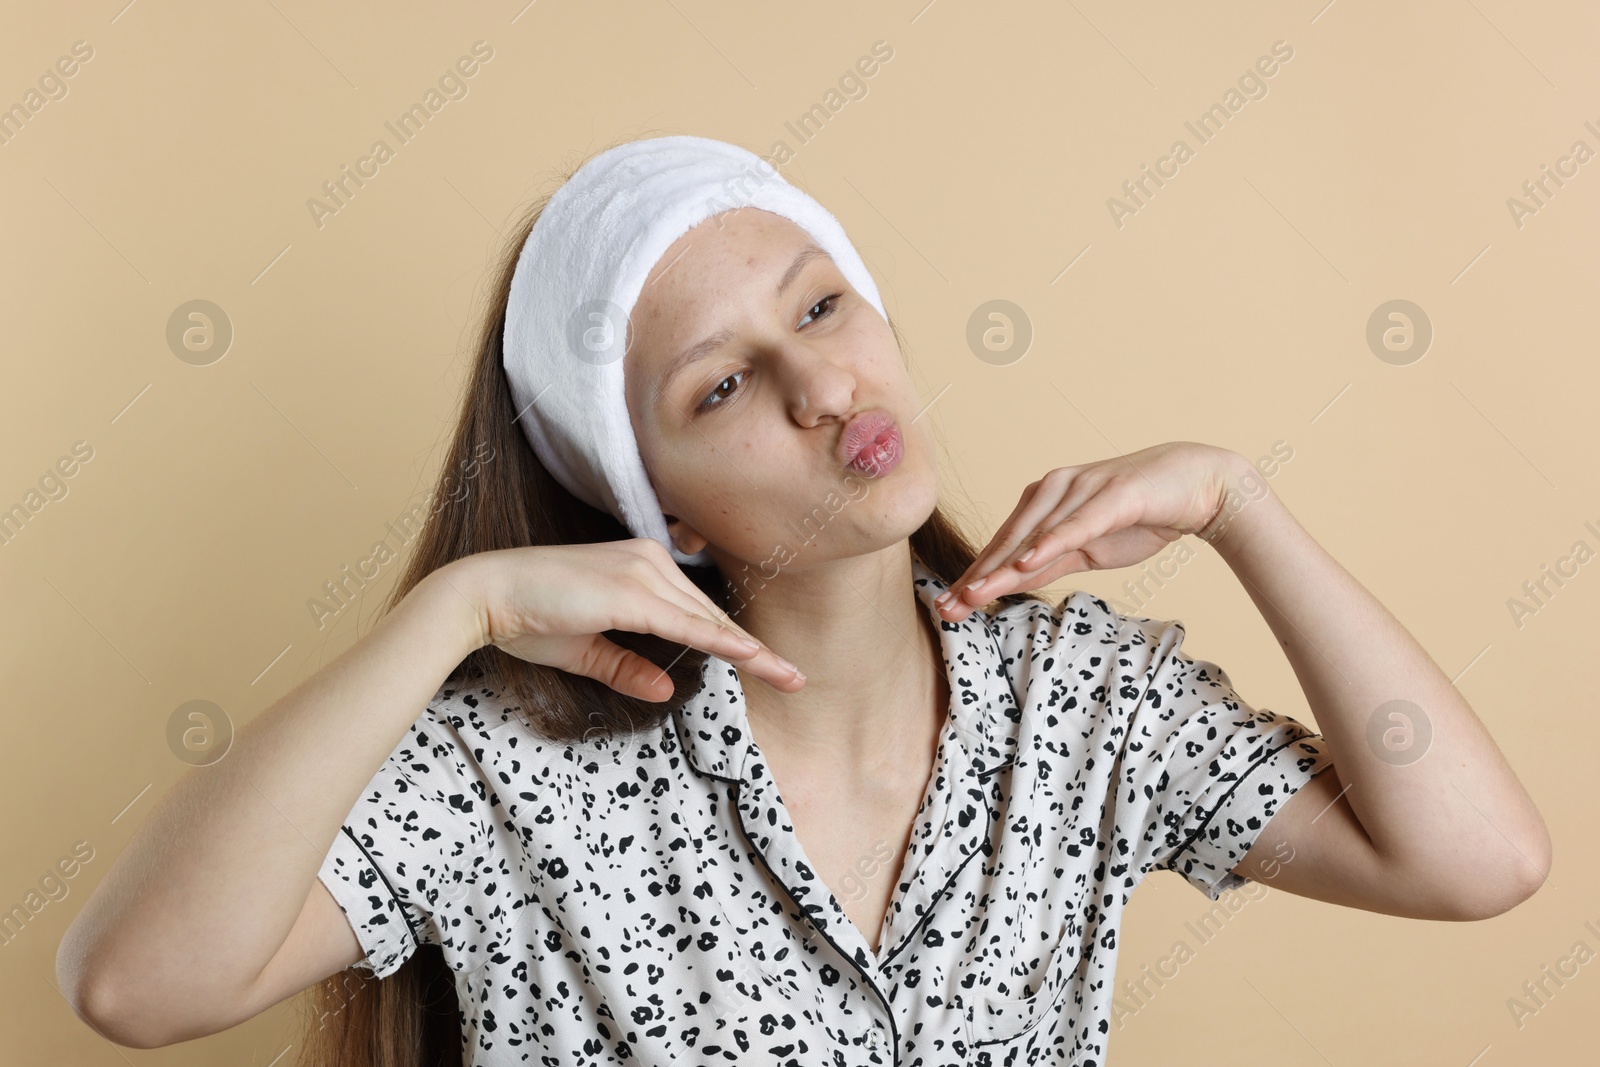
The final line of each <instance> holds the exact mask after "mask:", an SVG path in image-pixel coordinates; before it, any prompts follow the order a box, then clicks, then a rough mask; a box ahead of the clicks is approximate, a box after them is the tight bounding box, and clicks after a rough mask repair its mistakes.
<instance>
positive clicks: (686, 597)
mask: <svg viewBox="0 0 1600 1067" xmlns="http://www.w3.org/2000/svg"><path fill="white" fill-rule="evenodd" d="M468 559H470V560H471V565H472V566H473V567H479V568H483V569H482V570H480V571H479V572H478V573H477V575H476V580H475V581H474V583H473V584H474V586H475V588H476V589H477V590H478V594H479V603H480V607H481V613H482V620H483V637H484V644H492V645H494V646H495V647H496V648H499V649H501V650H503V651H505V652H509V653H510V654H511V655H513V656H516V657H518V658H519V659H525V660H527V661H529V662H530V663H541V664H544V665H546V666H549V667H556V668H559V669H561V670H564V671H567V672H569V673H571V674H581V675H585V676H587V677H589V678H594V679H595V680H597V681H600V682H604V683H605V684H606V685H608V686H610V687H611V688H612V689H615V690H616V691H617V692H619V693H624V694H626V695H628V696H632V697H638V698H639V699H641V700H651V701H662V700H666V699H668V698H670V697H671V696H672V691H673V690H672V679H671V678H670V677H669V676H668V675H667V673H666V671H665V670H663V669H662V668H661V667H660V666H658V665H656V664H654V663H651V662H650V661H649V660H647V659H645V658H644V657H643V656H641V655H639V654H638V653H636V652H632V651H630V650H628V649H625V648H623V647H621V646H620V645H617V644H616V643H614V642H612V641H609V640H607V639H606V638H605V637H604V636H602V634H603V632H604V631H606V630H629V631H632V632H634V633H653V634H658V635H660V636H661V637H664V638H666V639H668V640H669V641H676V642H678V643H680V644H684V645H690V646H692V647H694V648H697V649H700V650H702V651H704V652H709V653H710V654H712V655H714V656H716V657H718V658H719V659H724V660H727V661H728V662H730V663H734V664H737V665H738V666H740V667H741V668H743V669H744V670H746V671H749V672H751V673H752V674H756V675H758V676H760V677H761V678H763V679H765V680H766V681H767V682H768V684H770V685H772V686H773V687H774V688H776V689H780V690H782V691H784V692H795V691H796V690H798V689H799V688H800V687H801V686H803V685H804V684H805V676H804V675H802V674H800V673H799V671H798V669H797V668H795V666H794V665H793V664H791V663H789V662H788V661H787V660H785V659H783V658H782V657H780V656H779V655H778V654H777V653H776V652H773V651H772V649H770V648H768V647H767V646H766V645H764V644H762V643H761V642H759V641H757V640H756V639H755V638H754V637H751V636H750V635H749V634H748V633H746V632H745V630H744V629H743V627H741V626H739V625H738V624H737V623H735V622H734V621H733V619H732V618H730V617H729V616H728V615H727V613H726V612H724V611H723V610H722V609H721V608H719V607H717V606H716V604H714V603H713V602H712V601H711V599H710V598H709V597H707V596H706V595H705V593H703V592H702V591H701V590H700V588H699V587H698V586H696V585H695V584H694V583H693V582H691V581H690V580H689V579H688V577H687V576H686V575H685V574H684V573H683V571H681V570H680V569H679V568H678V564H677V561H675V560H674V559H673V558H672V554H671V553H669V552H668V551H667V550H666V548H664V547H663V546H662V545H661V543H660V542H658V541H656V540H654V539H652V538H648V537H634V538H628V539H626V540H622V541H605V542H601V543H598V544H584V545H536V546H529V547H525V548H509V549H498V550H495V551H491V552H483V553H479V554H477V555H474V556H471V557H468ZM464 562H466V561H464V560H458V561H457V563H458V564H460V563H464Z"/></svg>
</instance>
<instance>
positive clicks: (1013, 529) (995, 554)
mask: <svg viewBox="0 0 1600 1067" xmlns="http://www.w3.org/2000/svg"><path fill="white" fill-rule="evenodd" d="M1064 469H1065V468H1064ZM1054 473H1055V472H1054V471H1052V472H1051V474H1054ZM1032 489H1033V491H1032V492H1031V494H1029V495H1027V496H1025V497H1023V499H1022V501H1020V502H1019V503H1018V504H1017V507H1016V509H1015V510H1013V511H1012V513H1011V516H1010V517H1009V518H1007V519H1006V521H1005V522H1004V523H1003V524H1002V525H1001V527H1000V531H999V532H998V533H996V534H995V536H994V539H993V540H991V541H990V542H989V544H988V545H986V546H985V547H984V549H983V551H982V552H981V553H979V555H978V558H977V559H976V560H974V561H973V564H972V566H970V567H968V568H967V570H966V572H965V573H963V574H962V575H961V577H959V578H957V579H956V580H955V581H954V582H952V583H951V585H950V588H951V590H953V591H954V597H953V598H952V599H954V598H955V597H960V596H962V595H963V594H964V593H965V592H966V590H967V587H968V586H969V585H970V584H971V583H973V582H980V581H982V580H983V579H985V578H987V577H988V576H989V574H991V573H992V572H993V571H994V570H996V569H997V568H998V567H1000V565H1001V564H1003V563H1004V562H1005V561H1006V560H1007V559H1008V558H1010V557H1011V556H1013V555H1014V554H1015V553H1016V551H1017V548H1018V546H1020V545H1027V544H1029V543H1031V539H1032V538H1033V537H1035V536H1037V534H1038V532H1039V528H1040V526H1041V524H1042V523H1044V522H1046V521H1047V520H1048V519H1049V517H1050V516H1051V515H1052V514H1057V513H1065V511H1067V510H1070V506H1072V505H1071V504H1070V501H1071V499H1072V498H1073V497H1080V498H1081V497H1083V496H1085V495H1087V494H1088V493H1090V492H1092V491H1093V490H1092V489H1090V488H1086V487H1084V486H1082V485H1080V484H1079V483H1078V481H1077V476H1076V475H1075V474H1074V475H1071V476H1070V479H1069V480H1068V481H1066V482H1060V481H1057V480H1054V479H1050V476H1049V475H1046V477H1045V478H1043V479H1040V480H1039V481H1038V482H1037V483H1035V484H1034V486H1033V487H1032ZM979 588H980V589H981V590H982V591H983V593H984V599H983V600H982V601H980V603H987V602H988V601H989V599H991V598H990V597H988V596H987V593H988V590H987V589H986V588H984V587H983V586H980V587H979ZM974 595H977V594H976V593H974Z"/></svg>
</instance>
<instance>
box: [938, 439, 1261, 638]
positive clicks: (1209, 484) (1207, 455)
mask: <svg viewBox="0 0 1600 1067" xmlns="http://www.w3.org/2000/svg"><path fill="white" fill-rule="evenodd" d="M1240 463H1248V461H1247V460H1245V459H1244V457H1243V456H1241V455H1239V453H1237V452H1232V451H1229V450H1228V449H1225V448H1216V447H1214V446H1212V445H1203V444H1196V443H1195V442H1193V441H1169V442H1167V443H1165V444H1159V445H1152V446H1151V447H1149V448H1145V449H1141V450H1140V451H1138V452H1131V453H1129V454H1128V455H1126V456H1118V457H1117V458H1115V459H1103V460H1098V461H1096V462H1094V463H1087V464H1084V465H1082V466H1077V467H1057V468H1056V469H1055V470H1053V471H1051V472H1050V473H1048V474H1046V475H1045V476H1044V477H1043V478H1040V479H1039V480H1038V481H1036V482H1034V483H1033V484H1032V485H1030V486H1028V487H1027V489H1025V490H1023V493H1022V500H1021V502H1019V503H1018V504H1017V506H1016V509H1015V510H1014V511H1012V513H1011V517H1010V518H1008V519H1007V520H1006V522H1005V524H1004V525H1003V526H1002V527H1001V528H1000V531H999V532H998V533H997V534H995V536H994V539H993V540H992V541H990V542H989V544H988V545H987V546H986V547H985V548H984V549H983V551H982V552H980V553H979V554H978V558H977V560H976V561H974V562H973V564H972V566H971V567H969V568H967V571H966V573H964V574H963V575H961V577H960V578H957V579H956V580H955V581H954V582H951V583H950V589H949V592H948V593H946V596H945V599H944V600H943V601H942V602H941V603H940V604H939V609H940V611H941V612H942V613H943V615H944V617H945V618H947V619H949V620H951V621H952V622H957V621H960V620H961V619H964V618H966V617H967V616H968V615H969V614H971V613H972V611H973V610H974V609H976V608H978V607H981V606H983V605H984V604H987V603H989V602H990V601H992V600H994V599H995V598H996V597H1000V596H1004V595H1005V594H1007V593H1015V592H1018V591H1019V590H1030V589H1038V588H1040V587H1041V586H1046V585H1049V584H1050V583H1051V582H1053V581H1055V580H1056V579H1057V578H1060V577H1061V576H1062V575H1064V574H1071V573H1072V572H1074V571H1084V570H1108V569H1115V568H1117V567H1130V566H1132V565H1133V564H1135V563H1139V562H1141V561H1142V560H1145V559H1148V558H1149V557H1151V556H1153V555H1155V554H1156V553H1157V552H1159V551H1160V550H1161V549H1162V548H1163V547H1165V546H1166V545H1168V544H1170V543H1171V542H1173V541H1176V540H1177V539H1178V538H1180V537H1182V536H1183V535H1184V534H1187V533H1200V532H1201V531H1203V530H1206V528H1207V527H1208V526H1210V525H1211V524H1212V523H1213V522H1214V521H1215V520H1216V519H1217V518H1218V517H1219V516H1220V515H1221V513H1222V506H1223V503H1224V502H1225V501H1226V499H1227V492H1228V479H1229V478H1230V477H1231V476H1232V475H1233V474H1235V473H1236V472H1237V471H1238V470H1239V464H1240ZM1029 549H1032V551H1033V554H1032V555H1031V556H1029V558H1028V559H1027V560H1026V561H1024V560H1022V559H1020V558H1019V557H1020V556H1025V555H1028V552H1029ZM980 582H981V584H979V583H980Z"/></svg>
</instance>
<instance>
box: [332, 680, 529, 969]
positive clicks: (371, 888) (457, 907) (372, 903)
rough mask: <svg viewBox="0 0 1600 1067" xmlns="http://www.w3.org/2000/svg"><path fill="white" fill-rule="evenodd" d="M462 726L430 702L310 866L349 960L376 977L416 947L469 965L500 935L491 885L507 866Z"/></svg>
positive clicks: (486, 791) (396, 965) (454, 963)
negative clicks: (353, 944) (350, 951)
mask: <svg viewBox="0 0 1600 1067" xmlns="http://www.w3.org/2000/svg"><path fill="white" fill-rule="evenodd" d="M460 726H461V721H460V720H459V719H452V717H451V716H449V715H447V714H445V713H444V712H442V711H440V710H438V708H437V706H436V705H434V704H430V706H429V708H428V710H427V711H425V712H424V713H423V714H422V715H421V716H420V717H419V718H418V719H417V720H416V722H414V723H412V725H411V726H410V727H409V728H408V729H407V731H406V733H405V734H404V735H403V736H402V737H401V738H400V741H399V742H398V743H397V744H396V745H395V747H394V750H393V751H392V752H391V753H390V754H389V756H388V757H387V758H386V759H385V760H384V762H383V765H382V766H381V767H379V768H378V771H377V773H376V774H374V775H373V776H372V780H371V781H370V782H369V783H368V784H367V786H366V788H365V789H363V790H362V792H361V795H360V797H359V798H358V799H357V800H356V803H355V806H354V807H353V808H352V809H351V811H350V814H349V815H348V816H347V817H346V819H345V821H344V824H343V825H342V826H341V827H340V828H339V832H338V833H337V834H336V835H335V837H334V840H333V844H332V846H331V847H330V848H329V849H328V853H327V855H326V856H325V857H324V858H323V861H322V866H321V868H320V869H319V870H318V872H317V878H318V880H320V881H321V882H322V884H323V885H324V886H326V887H327V889H328V892H329V893H330V894H332V896H333V899H334V900H335V901H337V902H338V904H339V907H340V908H341V909H343V911H344V913H345V915H346V917H347V918H348V919H349V920H350V926H351V928H352V929H353V930H354V931H355V934H356V939H357V940H358V941H360V943H361V947H362V948H363V949H364V950H365V951H366V958H365V960H363V961H361V962H358V963H357V964H356V965H355V966H356V967H357V968H358V969H361V970H364V971H368V972H370V973H371V974H372V975H373V976H374V977H377V978H385V977H388V976H389V975H390V974H393V973H394V972H395V971H396V970H397V969H398V968H399V967H400V965H401V964H402V963H404V962H405V961H406V960H407V959H408V958H410V956H411V954H412V952H414V951H415V950H416V948H417V946H418V945H419V944H430V945H439V946H441V947H442V948H443V949H444V952H445V957H446V960H447V961H448V962H449V963H450V965H451V966H452V967H454V968H456V969H458V970H466V969H471V968H472V967H474V966H476V965H477V964H478V962H480V960H479V959H478V957H479V956H480V954H482V953H483V952H484V951H486V950H487V949H488V948H489V946H490V945H491V944H492V943H493V938H494V936H495V935H496V933H497V932H498V929H499V923H500V919H501V918H502V917H503V910H502V909H499V908H498V907H496V905H495V904H494V884H495V882H496V880H497V876H498V874H499V872H502V871H504V869H505V866H504V861H503V859H502V852H501V850H500V848H499V846H498V845H497V842H496V838H495V831H494V829H493V828H494V826H495V822H494V819H493V818H492V817H491V815H490V813H489V810H488V809H489V808H490V806H491V803H492V801H491V798H494V794H493V792H492V791H491V790H489V789H488V788H487V776H486V772H485V771H484V769H483V768H482V767H481V766H480V765H479V764H478V763H477V761H476V760H475V759H474V758H473V756H472V753H471V749H470V747H469V746H468V745H467V744H466V743H465V741H464V740H463V738H462V735H461V733H460ZM499 881H501V882H502V883H503V882H504V879H499Z"/></svg>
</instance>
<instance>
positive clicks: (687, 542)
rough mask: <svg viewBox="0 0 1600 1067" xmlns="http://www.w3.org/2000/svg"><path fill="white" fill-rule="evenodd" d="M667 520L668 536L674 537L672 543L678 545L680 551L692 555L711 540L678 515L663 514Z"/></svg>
mask: <svg viewBox="0 0 1600 1067" xmlns="http://www.w3.org/2000/svg"><path fill="white" fill-rule="evenodd" d="M661 517H662V518H663V519H666V520H667V536H668V537H671V538H672V543H673V544H675V545H677V546H678V551H680V552H682V553H683V554H684V555H686V556H692V555H694V554H696V553H697V552H699V551H700V550H701V549H702V548H705V547H706V545H708V544H710V543H711V542H709V541H707V540H706V539H705V538H704V537H702V536H701V535H700V531H698V530H696V529H695V528H694V527H692V526H690V525H689V524H688V523H686V522H684V521H683V520H682V519H680V518H678V517H677V516H676V515H663V516H661Z"/></svg>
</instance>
